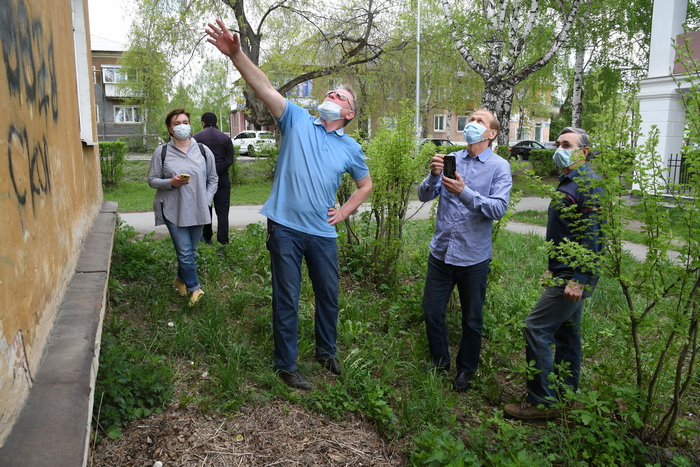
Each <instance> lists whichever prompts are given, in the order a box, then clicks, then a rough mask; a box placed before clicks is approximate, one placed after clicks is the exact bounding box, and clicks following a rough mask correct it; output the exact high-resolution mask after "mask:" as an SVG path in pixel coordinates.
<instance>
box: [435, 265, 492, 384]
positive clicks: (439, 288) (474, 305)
mask: <svg viewBox="0 0 700 467" xmlns="http://www.w3.org/2000/svg"><path fill="white" fill-rule="evenodd" d="M490 270H491V261H490V260H486V261H483V262H481V263H479V264H474V265H472V266H452V265H450V264H446V263H445V262H443V261H440V260H439V259H437V258H435V257H434V256H433V255H430V256H429V258H428V273H427V274H426V278H425V291H424V293H423V317H424V318H425V329H426V333H427V335H428V345H429V347H430V355H431V357H432V360H433V365H435V366H436V367H440V368H447V367H449V365H450V348H449V342H448V339H447V324H446V315H447V303H448V302H449V301H450V295H452V290H453V289H454V288H455V286H457V290H458V291H459V301H460V305H461V306H462V338H461V339H460V343H459V351H458V352H457V357H456V363H457V371H465V372H467V373H474V372H475V371H476V369H477V367H478V366H479V353H480V352H481V330H482V327H483V312H482V308H483V306H484V300H485V299H486V282H487V280H488V277H489V271H490Z"/></svg>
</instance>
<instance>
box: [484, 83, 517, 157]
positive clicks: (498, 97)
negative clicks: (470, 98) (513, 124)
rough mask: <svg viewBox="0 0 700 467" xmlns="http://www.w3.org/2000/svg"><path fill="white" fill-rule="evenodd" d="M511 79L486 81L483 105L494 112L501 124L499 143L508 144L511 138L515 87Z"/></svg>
mask: <svg viewBox="0 0 700 467" xmlns="http://www.w3.org/2000/svg"><path fill="white" fill-rule="evenodd" d="M514 88H515V84H514V83H512V82H511V81H510V80H500V79H493V80H488V81H486V83H485V85H484V94H483V97H482V98H481V106H482V107H483V108H485V109H488V110H490V111H491V112H493V113H494V114H495V115H496V117H497V118H498V123H499V124H500V125H501V131H499V132H498V144H499V145H500V144H503V145H506V144H508V141H509V139H510V112H511V108H512V106H513V89H514Z"/></svg>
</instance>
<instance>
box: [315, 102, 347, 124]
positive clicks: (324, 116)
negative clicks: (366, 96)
mask: <svg viewBox="0 0 700 467" xmlns="http://www.w3.org/2000/svg"><path fill="white" fill-rule="evenodd" d="M341 110H342V107H341V106H339V105H338V104H336V103H335V102H331V101H323V102H322V103H321V105H319V106H318V113H319V115H320V116H321V120H325V121H327V122H332V121H335V120H340V111H341Z"/></svg>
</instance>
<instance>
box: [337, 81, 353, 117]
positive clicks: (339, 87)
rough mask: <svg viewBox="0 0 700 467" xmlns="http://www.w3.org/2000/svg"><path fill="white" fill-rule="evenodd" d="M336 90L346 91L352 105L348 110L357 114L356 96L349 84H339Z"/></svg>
mask: <svg viewBox="0 0 700 467" xmlns="http://www.w3.org/2000/svg"><path fill="white" fill-rule="evenodd" d="M336 89H342V90H344V91H347V92H349V93H350V95H352V103H353V105H351V106H350V110H352V111H353V112H357V95H356V94H355V90H354V89H353V88H352V86H350V85H349V84H341V85H340V86H338V87H337V88H336Z"/></svg>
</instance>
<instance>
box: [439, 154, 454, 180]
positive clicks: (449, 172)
mask: <svg viewBox="0 0 700 467" xmlns="http://www.w3.org/2000/svg"><path fill="white" fill-rule="evenodd" d="M442 163H443V168H442V176H443V177H447V178H452V179H454V178H455V170H457V160H456V159H455V156H453V155H450V154H448V155H446V156H445V157H444V158H443V160H442Z"/></svg>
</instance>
